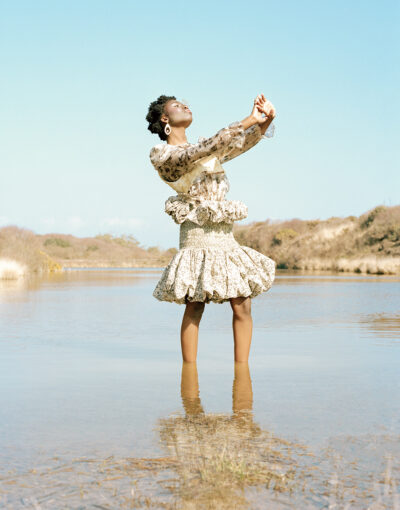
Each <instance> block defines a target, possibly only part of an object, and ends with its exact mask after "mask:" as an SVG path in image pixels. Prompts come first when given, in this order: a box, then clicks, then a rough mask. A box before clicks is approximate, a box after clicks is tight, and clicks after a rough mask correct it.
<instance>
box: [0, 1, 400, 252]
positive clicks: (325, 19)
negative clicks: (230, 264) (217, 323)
mask: <svg viewBox="0 0 400 510" xmlns="http://www.w3.org/2000/svg"><path fill="white" fill-rule="evenodd" d="M399 6H400V3H399V2H397V1H394V0H393V1H391V0H383V1H381V2H376V1H370V0H351V1H349V0H335V1H331V0H330V1H321V0H315V1H314V0H312V1H311V0H309V1H307V0H306V1H294V0H288V1H283V2H276V1H274V2H270V1H267V0H263V1H252V0H248V1H246V2H243V1H240V2H239V1H236V0H229V1H225V0H222V1H218V2H215V1H210V0H203V1H201V2H190V1H189V2H188V1H185V2H184V1H175V0H171V1H169V2H160V1H158V0H153V1H151V2H140V3H139V2H136V1H134V0H131V1H127V0H115V1H113V2H111V1H109V0H108V1H104V0H68V1H67V0H51V1H43V0H35V1H32V0H30V1H19V0H0V66H1V79H0V95H1V100H0V227H2V226H5V225H17V226H19V227H22V228H27V229H30V230H33V231H34V232H36V233H38V234H47V233H65V234H73V235H75V236H78V237H87V236H95V235H98V234H104V233H110V234H112V235H133V236H134V237H135V238H136V239H137V240H138V241H139V243H140V245H141V246H142V247H144V248H148V247H150V246H158V247H159V248H160V249H167V248H170V247H176V248H178V247H179V225H177V224H175V223H174V222H173V220H172V218H171V217H170V216H168V215H167V214H166V213H165V211H164V203H165V200H166V199H167V198H168V197H169V196H171V195H174V194H175V191H174V190H173V189H172V188H171V187H170V186H168V185H167V184H166V183H165V182H163V181H162V180H161V179H160V177H159V175H158V173H157V172H156V170H155V169H154V168H153V167H152V165H151V163H150V160H149V152H150V149H151V147H152V146H153V145H155V144H157V143H161V140H160V139H159V138H158V136H157V135H155V134H152V133H151V132H150V131H149V130H148V129H147V127H148V123H147V122H146V120H145V117H146V114H147V111H148V107H149V104H150V103H151V102H152V101H154V100H155V99H157V97H158V96H159V95H161V94H166V95H174V96H176V97H177V99H179V100H182V101H186V102H187V103H188V104H189V106H190V108H191V110H192V112H193V121H192V124H191V126H190V127H189V128H188V129H187V131H186V135H187V139H188V141H189V142H191V143H195V142H197V141H198V137H199V136H205V137H208V136H212V135H213V134H215V133H216V132H217V131H218V130H219V129H221V128H223V127H225V126H227V125H228V124H230V123H231V122H234V121H237V120H242V119H244V118H245V117H246V116H247V115H249V114H250V112H251V109H252V105H253V100H254V98H255V97H256V96H257V94H259V93H263V94H264V95H265V96H266V98H267V99H268V100H270V101H271V102H272V104H273V105H274V107H275V110H276V117H275V119H274V124H275V128H276V129H275V135H274V137H272V138H268V139H262V140H261V141H260V142H259V143H258V144H257V145H256V146H255V147H254V148H252V149H251V150H250V151H248V152H246V153H245V154H242V155H241V156H239V157H238V158H235V159H234V160H232V161H230V162H228V163H226V164H225V165H224V168H225V172H226V174H227V177H228V179H229V182H230V191H229V192H228V193H227V195H226V198H227V199H230V200H242V201H243V202H244V203H245V204H246V205H247V206H248V211H249V213H248V217H247V218H246V219H244V220H242V221H240V222H239V223H240V224H241V225H246V224H249V223H251V222H254V221H265V220H267V219H269V220H270V221H271V222H273V221H278V220H285V219H292V218H300V219H304V220H309V219H321V220H324V219H328V218H330V217H332V216H335V217H346V216H349V215H354V216H359V215H360V214H362V213H364V212H366V211H367V210H369V209H371V208H373V207H375V206H377V205H386V206H393V205H398V204H399V203H400V177H399V175H400V172H399V169H400V164H399V163H400V157H399V145H400V136H399V135H400V133H399V122H398V119H399V115H400V108H399V106H400V100H399V97H398V96H399V91H400V79H399V78H400V76H399V75H400V66H399V56H400V51H399V48H400V44H399V42H400V41H399V39H400V35H399V34H400V7H399Z"/></svg>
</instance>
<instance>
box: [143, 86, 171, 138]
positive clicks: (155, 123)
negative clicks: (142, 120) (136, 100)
mask: <svg viewBox="0 0 400 510" xmlns="http://www.w3.org/2000/svg"><path fill="white" fill-rule="evenodd" d="M170 99H176V97H175V96H166V95H161V96H159V97H158V98H157V99H156V100H155V101H153V102H152V103H150V106H149V111H148V113H147V115H146V120H147V122H148V123H149V125H148V127H147V129H148V130H149V131H151V132H152V133H156V134H157V135H158V136H159V137H160V138H161V140H164V141H165V140H166V139H167V135H166V134H165V131H164V124H163V123H162V122H161V120H160V119H161V115H162V114H163V113H164V106H165V105H166V103H167V102H168V101H169V100H170Z"/></svg>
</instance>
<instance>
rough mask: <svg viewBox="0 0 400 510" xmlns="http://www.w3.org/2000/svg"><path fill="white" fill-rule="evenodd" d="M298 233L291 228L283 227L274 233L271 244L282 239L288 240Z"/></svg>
mask: <svg viewBox="0 0 400 510" xmlns="http://www.w3.org/2000/svg"><path fill="white" fill-rule="evenodd" d="M298 235H299V234H298V232H296V231H295V230H293V229H292V228H283V229H282V230H279V232H277V233H276V234H275V235H274V237H273V238H272V244H273V245H276V244H278V245H279V244H282V243H283V242H284V241H290V240H291V239H294V238H295V237H296V236H298Z"/></svg>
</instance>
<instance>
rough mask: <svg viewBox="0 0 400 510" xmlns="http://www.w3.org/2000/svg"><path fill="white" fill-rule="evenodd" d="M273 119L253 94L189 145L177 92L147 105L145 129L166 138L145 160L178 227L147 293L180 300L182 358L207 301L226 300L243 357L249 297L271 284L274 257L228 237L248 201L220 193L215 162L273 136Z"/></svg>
mask: <svg viewBox="0 0 400 510" xmlns="http://www.w3.org/2000/svg"><path fill="white" fill-rule="evenodd" d="M274 117H275V109H274V107H273V105H272V104H271V102H270V101H267V100H266V98H265V96H264V94H259V95H258V96H257V97H256V99H255V100H254V104H253V108H252V111H251V113H250V115H248V116H247V117H245V118H244V119H243V120H242V121H236V122H233V123H231V124H229V125H228V126H227V127H225V128H222V129H220V130H219V131H218V132H217V133H216V134H215V135H213V136H211V137H210V138H203V137H200V138H199V141H198V142H197V143H189V142H188V141H187V138H186V132H185V130H186V128H188V127H189V126H190V125H191V123H192V112H191V111H190V109H189V107H188V106H187V105H186V104H184V103H183V102H181V101H178V100H177V99H176V97H175V96H165V95H161V96H159V98H158V99H157V100H156V101H153V102H152V103H151V104H150V106H149V111H148V113H147V116H146V120H147V121H148V122H149V126H148V129H149V130H150V131H151V132H152V133H156V134H158V136H159V137H160V139H161V140H163V141H166V142H167V143H159V144H157V145H155V146H154V147H153V148H152V149H151V151H150V160H151V163H152V164H153V166H154V168H155V169H156V170H157V171H158V174H159V176H160V177H161V178H162V179H163V181H164V182H166V183H167V184H168V185H169V186H171V187H172V188H173V189H174V190H175V191H176V192H177V195H174V196H171V197H169V198H168V199H167V200H166V202H165V211H166V213H167V214H169V215H170V216H171V217H172V218H173V220H174V221H175V223H177V224H179V225H180V236H179V251H178V252H177V253H176V254H175V255H174V256H173V257H172V259H171V261H170V262H169V264H168V265H167V266H166V268H165V269H164V272H163V274H162V276H161V278H160V280H159V281H158V283H157V285H156V287H155V289H154V292H153V296H154V297H155V298H157V299H158V300H160V301H169V302H175V303H178V304H186V308H185V313H184V315H183V320H182V326H181V348H182V357H183V360H184V361H196V358H197V346H198V332H199V324H200V320H201V317H202V314H203V311H204V307H205V304H206V303H210V302H214V303H223V302H226V301H229V302H230V304H231V307H232V310H233V323H232V325H233V336H234V356H235V361H237V362H247V361H248V358H249V352H250V344H251V336H252V328H253V321H252V317H251V298H253V297H255V296H257V295H258V294H260V293H262V292H266V291H267V290H269V289H270V287H271V286H272V282H273V280H274V278H275V261H274V260H272V259H270V258H269V257H267V256H265V255H263V254H262V253H260V252H258V251H256V250H254V249H252V248H250V247H248V246H241V245H240V244H239V243H238V242H237V241H236V239H235V238H234V236H233V224H234V222H235V221H238V220H241V219H243V218H246V217H247V206H246V205H245V204H244V203H243V202H240V201H239V200H226V199H225V194H226V192H227V191H229V181H228V179H227V177H226V175H225V171H224V169H223V168H222V166H221V163H226V162H227V161H230V160H231V159H233V158H235V157H237V156H239V154H243V153H244V152H246V151H247V150H249V149H250V148H251V147H253V146H254V145H256V144H257V143H258V142H259V141H260V140H261V138H268V137H270V136H273V134H274V125H273V124H272V125H271V123H272V120H273V119H274ZM268 128H269V129H268ZM267 129H268V132H267ZM266 132H267V133H266ZM265 133H266V134H265Z"/></svg>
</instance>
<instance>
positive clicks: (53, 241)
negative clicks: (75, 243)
mask: <svg viewBox="0 0 400 510" xmlns="http://www.w3.org/2000/svg"><path fill="white" fill-rule="evenodd" d="M44 246H60V248H69V247H70V246H71V243H69V242H68V241H66V240H65V239H61V238H60V237H49V238H47V239H46V241H45V242H44Z"/></svg>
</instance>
